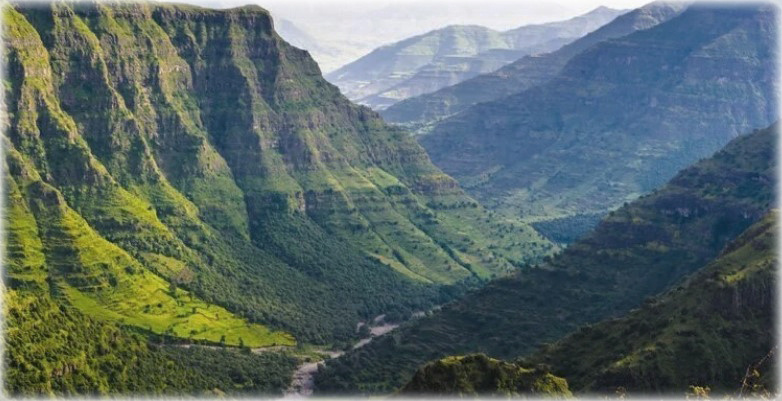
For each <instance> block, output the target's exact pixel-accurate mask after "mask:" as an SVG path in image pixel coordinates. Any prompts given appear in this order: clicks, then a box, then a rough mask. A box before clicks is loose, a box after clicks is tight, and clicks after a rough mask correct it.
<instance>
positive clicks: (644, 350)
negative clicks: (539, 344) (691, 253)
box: [526, 212, 779, 395]
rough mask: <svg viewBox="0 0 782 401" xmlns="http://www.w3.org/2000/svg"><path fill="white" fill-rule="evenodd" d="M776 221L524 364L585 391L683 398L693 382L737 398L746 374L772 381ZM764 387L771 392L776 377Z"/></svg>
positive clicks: (775, 218) (769, 219)
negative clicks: (659, 291)
mask: <svg viewBox="0 0 782 401" xmlns="http://www.w3.org/2000/svg"><path fill="white" fill-rule="evenodd" d="M778 218H779V214H778V213H776V212H774V213H769V214H768V215H766V216H765V217H764V218H763V219H762V220H761V221H759V222H758V223H755V224H754V225H752V226H751V227H750V228H748V229H747V230H746V231H745V232H744V233H743V234H742V235H740V236H739V237H738V238H737V239H736V240H734V241H733V242H731V243H730V244H728V246H727V247H726V248H725V249H724V250H723V251H722V253H721V255H720V256H719V257H718V258H717V259H716V260H715V261H713V262H711V263H709V264H708V265H707V266H706V267H704V268H702V269H700V270H698V272H697V273H695V274H693V275H692V276H690V277H689V278H687V280H685V281H684V282H683V283H682V284H680V285H678V286H676V287H675V288H673V289H671V290H669V291H668V292H666V293H665V294H663V295H661V296H659V297H657V298H654V299H650V300H648V301H647V302H645V303H644V305H643V306H642V307H641V308H639V309H637V310H634V311H632V312H631V313H630V314H628V315H627V316H623V317H621V318H619V319H614V320H608V321H605V322H601V323H598V324H595V325H592V326H584V327H582V328H581V329H579V330H578V331H577V332H576V333H574V334H571V335H569V336H568V337H566V338H564V339H562V340H561V341H558V342H556V343H555V344H552V345H550V346H548V347H545V348H544V349H542V350H540V351H539V352H537V353H535V354H534V355H533V356H531V357H530V358H529V359H528V361H527V362H526V363H545V364H547V365H549V366H550V367H551V368H552V369H553V370H554V372H556V374H557V375H564V377H566V378H567V379H568V381H569V382H570V384H571V385H572V387H573V388H574V390H577V391H579V392H582V393H583V392H594V391H599V392H608V393H613V392H614V391H615V390H616V389H617V388H618V387H623V388H624V389H625V390H626V391H627V393H628V394H633V393H635V394H651V393H658V392H663V393H671V392H673V393H674V394H678V395H681V394H683V393H684V392H685V390H687V388H688V386H690V385H697V386H701V387H709V388H710V389H711V391H712V392H713V393H716V392H720V393H722V392H725V393H728V394H732V393H735V392H736V391H737V390H738V389H739V387H740V385H741V383H742V382H743V381H744V380H746V379H753V378H752V377H751V376H750V377H745V376H746V375H747V373H748V368H753V369H760V370H761V371H765V372H767V373H768V376H772V375H773V373H771V372H770V370H771V366H772V365H773V362H772V361H771V360H768V361H765V362H764V359H765V357H766V355H768V354H770V353H772V352H771V351H772V349H773V348H774V346H775V341H774V339H775V335H774V322H773V316H774V305H775V302H776V300H775V297H776V295H775V290H774V289H775V288H776V280H777V279H776V271H775V270H776V265H777V262H778V257H777V254H776V253H777V252H776V237H777V229H778V227H777V224H778ZM756 365H760V366H756ZM750 373H751V370H750ZM755 384H762V383H755ZM766 385H768V386H769V387H770V388H767V389H766V390H770V391H772V393H773V392H774V387H775V386H774V384H773V380H772V381H770V383H767V384H766ZM746 390H748V389H745V391H746ZM755 391H757V389H755Z"/></svg>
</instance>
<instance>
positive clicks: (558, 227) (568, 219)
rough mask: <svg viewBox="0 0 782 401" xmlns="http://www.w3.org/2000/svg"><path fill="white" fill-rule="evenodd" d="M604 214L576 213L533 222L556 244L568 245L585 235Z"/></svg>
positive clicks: (537, 228)
mask: <svg viewBox="0 0 782 401" xmlns="http://www.w3.org/2000/svg"><path fill="white" fill-rule="evenodd" d="M602 218H603V214H598V213H593V214H575V215H571V216H565V217H555V218H552V219H545V220H539V221H536V222H534V223H531V224H532V227H534V228H535V230H537V231H538V232H539V233H540V234H541V235H543V236H544V237H546V238H548V239H549V240H550V241H551V242H554V243H555V244H562V245H567V244H571V243H573V242H575V241H576V240H578V239H579V238H581V237H583V236H584V235H586V234H587V233H589V232H590V231H592V229H593V228H595V226H597V224H598V223H599V222H600V220H602Z"/></svg>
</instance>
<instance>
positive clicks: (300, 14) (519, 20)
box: [169, 0, 651, 72]
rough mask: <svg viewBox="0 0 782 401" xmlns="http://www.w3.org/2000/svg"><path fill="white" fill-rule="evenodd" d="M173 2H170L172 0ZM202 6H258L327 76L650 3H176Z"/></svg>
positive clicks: (401, 0)
mask: <svg viewBox="0 0 782 401" xmlns="http://www.w3.org/2000/svg"><path fill="white" fill-rule="evenodd" d="M169 1H171V0H169ZM173 1H178V2H184V3H190V4H196V5H200V6H203V7H212V8H230V7H237V6H241V5H246V4H257V5H260V6H261V7H263V8H265V9H267V10H269V11H270V12H271V14H272V17H273V18H274V20H275V27H276V28H277V31H278V33H280V35H281V36H282V37H283V38H284V39H286V40H287V41H289V42H291V43H292V44H294V45H296V46H298V47H302V48H305V49H306V50H309V51H310V53H311V54H312V56H313V57H314V58H315V59H316V61H317V62H318V64H319V65H320V66H321V69H322V70H323V71H324V72H329V71H332V70H334V69H336V68H337V67H339V66H341V65H343V64H346V63H348V62H350V61H353V60H356V59H358V58H359V57H361V56H363V55H365V54H367V53H369V52H370V51H372V50H373V49H375V48H377V47H379V46H382V45H386V44H390V43H393V42H397V41H399V40H402V39H406V38H409V37H411V36H415V35H420V34H422V33H425V32H428V31H431V30H434V29H438V28H442V27H444V26H447V25H454V24H463V25H467V24H472V25H482V26H486V27H489V28H492V29H496V30H507V29H511V28H517V27H519V26H522V25H527V24H534V23H542V22H550V21H559V20H564V19H568V18H572V17H575V16H577V15H581V14H584V13H586V12H589V11H591V10H593V9H595V8H597V7H599V6H606V7H610V8H616V9H628V10H629V9H633V8H637V7H640V6H642V5H644V4H646V3H649V2H650V1H651V0H173Z"/></svg>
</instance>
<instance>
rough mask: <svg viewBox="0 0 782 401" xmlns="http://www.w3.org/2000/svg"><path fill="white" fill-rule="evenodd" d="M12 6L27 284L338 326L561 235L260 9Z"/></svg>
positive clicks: (227, 329) (160, 312)
mask: <svg viewBox="0 0 782 401" xmlns="http://www.w3.org/2000/svg"><path fill="white" fill-rule="evenodd" d="M3 21H4V24H3V25H4V32H3V40H4V44H5V52H6V53H5V55H4V56H5V57H4V60H5V62H6V73H7V76H6V78H5V81H4V91H5V93H4V94H5V100H6V104H7V113H6V114H5V115H4V117H5V118H4V121H3V125H4V128H5V129H4V137H3V141H4V147H5V149H6V158H5V169H6V174H5V177H4V179H5V184H6V188H8V191H6V204H7V205H8V207H9V213H8V215H7V220H6V221H7V224H6V229H7V232H8V235H9V244H8V249H7V251H8V264H9V268H8V277H7V278H6V285H7V286H8V287H9V288H10V289H11V290H12V291H19V292H20V294H21V295H23V296H28V295H32V296H38V295H40V294H44V293H47V294H50V296H51V302H53V303H54V304H55V305H60V306H62V307H63V308H66V309H69V310H72V311H73V313H74V315H73V316H83V317H85V318H89V319H94V320H96V321H99V322H101V323H102V324H107V325H109V326H111V325H119V326H120V327H122V328H123V329H131V330H133V331H138V332H140V333H143V334H145V335H149V334H155V335H162V336H165V337H167V338H174V339H178V340H180V341H200V342H207V343H213V344H215V343H225V344H226V345H233V346H238V345H243V346H245V347H261V346H273V345H292V344H295V343H296V342H297V341H298V342H310V343H313V342H314V343H321V344H323V343H331V342H333V341H345V340H347V339H350V338H352V337H355V336H356V333H355V326H356V323H357V322H358V321H361V320H366V319H368V318H370V317H373V316H375V315H378V314H381V313H388V314H389V316H392V315H396V316H397V317H404V316H405V315H407V314H409V313H411V312H412V311H414V310H418V309H423V308H428V307H430V306H432V305H433V304H436V303H441V302H444V301H446V300H448V299H451V298H452V297H453V296H454V294H457V293H459V292H460V291H462V290H463V289H464V288H465V287H470V286H474V285H476V283H477V282H479V281H482V280H486V279H489V278H491V277H494V276H496V275H504V274H507V273H509V272H511V271H513V270H515V268H516V266H518V265H523V264H525V263H527V262H529V261H534V260H535V259H537V258H538V257H540V256H541V255H543V254H545V253H547V252H549V251H550V250H551V249H552V245H551V244H550V243H548V242H547V241H546V240H544V239H542V238H540V237H539V236H538V235H537V234H536V233H535V231H534V230H532V229H531V228H530V227H529V226H527V225H525V224H521V223H519V222H517V221H512V220H509V219H505V218H499V217H498V218H492V217H493V216H492V215H490V214H489V213H487V212H486V211H485V210H484V209H483V208H482V207H481V206H480V205H478V204H477V203H476V202H475V201H474V200H473V199H471V198H470V197H468V196H466V195H465V194H464V192H463V191H462V190H461V189H460V188H459V186H458V184H457V183H456V182H455V181H454V180H453V179H451V178H450V177H448V176H447V175H445V174H443V173H442V172H441V171H440V170H438V169H437V168H436V167H434V166H433V165H432V164H431V163H430V161H429V159H428V157H427V155H426V153H425V152H424V150H423V149H422V148H421V147H420V146H419V145H418V144H416V143H415V141H414V140H412V139H410V138H409V136H408V135H407V134H406V133H405V132H403V131H401V130H397V129H394V128H390V127H388V126H386V125H384V123H383V122H382V120H380V118H379V117H378V116H377V115H376V114H375V113H374V112H372V111H370V110H369V109H367V108H363V107H359V106H355V105H353V104H352V103H350V102H349V101H348V100H347V99H345V98H344V97H342V96H341V95H340V94H339V91H338V89H337V88H336V87H334V86H332V85H330V84H329V83H327V82H326V81H325V80H323V78H322V77H321V75H320V71H319V69H318V67H317V65H316V64H315V62H314V61H312V59H311V58H310V57H309V55H308V54H307V53H306V52H304V51H302V50H299V49H296V48H294V47H292V46H290V45H288V44H287V43H285V42H284V41H283V40H281V39H280V38H279V37H278V36H277V34H276V33H275V32H274V29H273V23H272V20H271V18H270V17H269V14H268V13H267V12H266V11H265V10H263V9H261V8H259V7H255V6H253V7H242V8H236V9H230V10H219V11H218V10H209V9H202V8H198V7H191V6H184V5H181V6H179V5H178V6H174V5H164V4H143V3H79V4H73V3H66V2H55V3H51V4H45V3H24V4H16V5H12V6H9V7H6V8H5V9H4V10H3ZM490 238H492V240H490ZM493 238H497V239H498V240H497V241H495V240H494V239H493ZM111 327H113V326H111Z"/></svg>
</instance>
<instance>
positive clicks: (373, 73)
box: [326, 7, 623, 109]
mask: <svg viewBox="0 0 782 401" xmlns="http://www.w3.org/2000/svg"><path fill="white" fill-rule="evenodd" d="M621 13H623V11H619V10H612V9H609V8H606V7H600V8H598V9H595V10H593V11H591V12H589V13H587V14H584V15H581V16H578V17H575V18H572V19H569V20H567V21H558V22H551V23H547V24H540V25H528V26H522V27H520V28H516V29H511V30H508V31H503V32H498V31H495V30H492V29H489V28H485V27H482V26H475V25H469V26H465V25H451V26H448V27H445V28H442V29H437V30H434V31H431V32H427V33H425V34H422V35H418V36H414V37H412V38H408V39H405V40H402V41H399V42H396V43H393V44H390V45H386V46H382V47H380V48H378V49H375V50H374V51H372V52H371V53H369V54H367V55H366V56H364V57H361V58H360V59H358V60H356V61H354V62H352V63H350V64H347V65H345V66H343V67H341V68H339V69H337V70H335V71H333V72H331V73H329V74H327V75H326V78H327V79H328V80H329V81H330V82H332V83H334V84H336V85H337V86H339V87H340V89H341V90H342V92H343V93H344V94H345V95H346V96H347V97H348V98H350V99H352V100H354V101H357V102H359V103H362V104H366V105H368V106H370V107H372V108H374V109H382V108H385V107H387V106H389V105H391V104H393V103H395V102H398V101H400V100H402V99H405V98H408V97H411V96H416V95H420V94H422V93H427V92H431V91H435V90H437V89H440V88H442V87H444V86H448V85H453V84H455V83H457V82H460V81H463V80H465V79H468V78H471V77H473V76H475V75H478V74H480V73H485V72H489V71H494V70H496V69H497V68H499V67H501V66H503V65H505V64H508V63H510V62H512V61H514V60H516V59H518V58H519V57H522V56H524V55H527V54H531V53H541V52H547V51H551V50H554V49H556V48H558V47H560V46H562V45H564V44H566V43H568V42H571V41H572V40H573V39H576V38H579V37H581V36H583V35H585V34H586V33H588V32H590V31H593V30H595V29H596V28H598V27H600V26H601V25H603V24H605V23H606V22H608V21H611V20H612V19H613V18H615V17H616V16H617V15H619V14H621Z"/></svg>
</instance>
